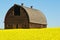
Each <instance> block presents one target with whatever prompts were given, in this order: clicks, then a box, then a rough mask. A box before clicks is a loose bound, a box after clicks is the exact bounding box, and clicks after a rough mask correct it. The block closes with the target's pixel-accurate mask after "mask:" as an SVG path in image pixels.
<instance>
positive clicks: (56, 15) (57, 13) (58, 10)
mask: <svg viewBox="0 0 60 40" xmlns="http://www.w3.org/2000/svg"><path fill="white" fill-rule="evenodd" d="M21 3H24V6H27V7H30V6H31V5H32V6H33V8H35V9H38V10H40V11H42V12H43V13H44V15H45V16H46V18H47V23H48V24H47V25H48V28H52V27H57V26H60V0H0V28H4V17H5V15H6V13H7V11H8V10H9V9H10V8H11V7H12V6H13V5H14V4H19V5H21Z"/></svg>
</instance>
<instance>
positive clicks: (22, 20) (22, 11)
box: [4, 4, 47, 29]
mask: <svg viewBox="0 0 60 40" xmlns="http://www.w3.org/2000/svg"><path fill="white" fill-rule="evenodd" d="M4 25H5V29H15V28H46V27H47V20H46V17H45V16H44V14H43V13H42V12H41V11H39V10H37V9H34V8H33V7H32V6H31V7H30V8H29V7H25V6H24V5H23V4H21V5H17V4H14V5H13V6H12V7H11V8H10V9H9V10H8V12H7V13H6V16H5V20H4Z"/></svg>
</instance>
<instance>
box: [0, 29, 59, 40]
mask: <svg viewBox="0 0 60 40" xmlns="http://www.w3.org/2000/svg"><path fill="white" fill-rule="evenodd" d="M0 40H60V28H41V29H5V30H0Z"/></svg>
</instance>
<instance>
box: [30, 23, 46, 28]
mask: <svg viewBox="0 0 60 40" xmlns="http://www.w3.org/2000/svg"><path fill="white" fill-rule="evenodd" d="M29 27H30V28H46V27H47V25H46V24H37V23H31V22H30V23H29Z"/></svg>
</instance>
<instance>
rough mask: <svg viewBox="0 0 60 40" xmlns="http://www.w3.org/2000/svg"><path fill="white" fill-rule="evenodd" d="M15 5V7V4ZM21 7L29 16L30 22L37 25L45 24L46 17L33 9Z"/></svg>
mask: <svg viewBox="0 0 60 40" xmlns="http://www.w3.org/2000/svg"><path fill="white" fill-rule="evenodd" d="M15 5H17V4H15ZM17 6H21V5H17ZM13 7H14V6H13ZM21 7H23V8H24V9H25V10H26V12H27V14H28V16H29V21H30V22H32V23H38V24H47V20H46V17H45V15H44V14H43V13H42V12H41V11H39V10H37V9H34V8H29V7H25V6H21Z"/></svg>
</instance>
